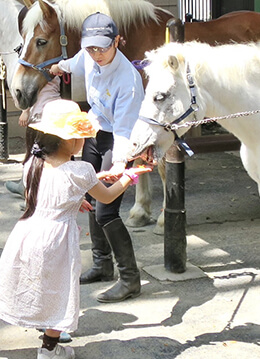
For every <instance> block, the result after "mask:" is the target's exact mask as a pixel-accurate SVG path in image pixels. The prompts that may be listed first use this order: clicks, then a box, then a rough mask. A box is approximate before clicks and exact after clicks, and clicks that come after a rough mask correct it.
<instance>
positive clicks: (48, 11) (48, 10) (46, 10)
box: [38, 0, 54, 18]
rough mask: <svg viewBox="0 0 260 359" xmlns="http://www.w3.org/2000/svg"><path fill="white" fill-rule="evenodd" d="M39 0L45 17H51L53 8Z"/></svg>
mask: <svg viewBox="0 0 260 359" xmlns="http://www.w3.org/2000/svg"><path fill="white" fill-rule="evenodd" d="M38 1H39V5H40V8H41V10H42V13H43V17H45V18H49V17H51V15H52V13H53V12H54V10H53V8H52V7H51V6H50V5H49V4H47V3H46V2H45V1H43V0H38Z"/></svg>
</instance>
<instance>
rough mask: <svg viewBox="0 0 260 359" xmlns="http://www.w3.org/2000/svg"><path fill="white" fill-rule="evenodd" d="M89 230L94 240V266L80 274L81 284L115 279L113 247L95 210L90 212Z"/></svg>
mask: <svg viewBox="0 0 260 359" xmlns="http://www.w3.org/2000/svg"><path fill="white" fill-rule="evenodd" d="M89 230H90V235H91V241H92V256H93V262H94V264H93V267H92V268H90V269H89V270H87V271H86V272H85V273H83V274H81V276H80V284H88V283H94V282H99V281H104V282H106V281H110V280H113V279H114V265H113V260H112V254H111V247H110V245H109V243H108V241H107V239H106V236H105V234H104V232H103V229H102V227H101V226H100V225H99V224H98V223H97V221H96V218H95V212H89Z"/></svg>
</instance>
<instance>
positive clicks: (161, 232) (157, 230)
mask: <svg viewBox="0 0 260 359" xmlns="http://www.w3.org/2000/svg"><path fill="white" fill-rule="evenodd" d="M153 233H154V234H157V235H159V236H163V235H164V225H161V224H158V223H157V224H156V226H155V227H154V229H153Z"/></svg>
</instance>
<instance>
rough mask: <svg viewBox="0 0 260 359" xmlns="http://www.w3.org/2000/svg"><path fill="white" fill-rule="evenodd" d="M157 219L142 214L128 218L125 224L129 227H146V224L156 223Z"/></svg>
mask: <svg viewBox="0 0 260 359" xmlns="http://www.w3.org/2000/svg"><path fill="white" fill-rule="evenodd" d="M154 223H155V220H154V219H153V218H151V217H146V216H142V217H132V216H130V217H128V218H127V220H126V221H125V225H126V226H127V227H144V226H148V225H150V224H154Z"/></svg>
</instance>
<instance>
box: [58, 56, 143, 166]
mask: <svg viewBox="0 0 260 359" xmlns="http://www.w3.org/2000/svg"><path fill="white" fill-rule="evenodd" d="M59 67H60V68H61V69H62V70H63V71H66V72H70V73H73V74H75V75H76V76H84V77H85V86H86V94H87V101H88V103H89V105H90V106H91V110H90V111H89V115H90V118H92V116H93V117H94V118H95V119H97V120H98V122H99V124H100V126H101V129H102V130H104V131H107V132H112V133H113V135H114V149H113V162H115V161H120V160H125V159H126V153H127V150H128V143H129V141H128V140H129V138H130V135H131V132H132V129H133V127H134V124H135V122H136V120H137V119H138V114H139V110H140V107H141V103H142V100H143V98H144V89H143V84H142V79H141V76H140V74H139V72H138V71H137V70H136V69H135V68H134V66H133V65H132V64H131V62H130V61H129V60H128V59H127V58H126V57H125V56H124V55H123V54H122V52H121V51H119V50H118V49H117V51H116V55H115V57H114V59H113V61H112V62H111V63H109V64H108V65H105V66H99V65H98V64H96V63H95V62H94V61H93V60H92V58H91V56H90V55H89V54H88V53H87V51H86V50H84V49H82V50H80V51H79V52H78V53H77V54H76V55H75V56H74V57H73V58H71V59H68V60H62V61H60V62H59Z"/></svg>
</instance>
